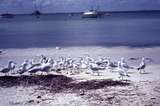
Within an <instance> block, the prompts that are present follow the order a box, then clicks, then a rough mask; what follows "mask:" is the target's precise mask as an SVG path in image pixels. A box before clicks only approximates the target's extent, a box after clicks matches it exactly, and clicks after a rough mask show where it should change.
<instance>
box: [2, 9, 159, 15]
mask: <svg viewBox="0 0 160 106" xmlns="http://www.w3.org/2000/svg"><path fill="white" fill-rule="evenodd" d="M99 12H100V13H102V14H105V13H144V12H146V13H149V12H158V13H159V12H160V10H135V11H101V10H100V11H99ZM4 13H5V12H3V13H0V15H1V14H4ZM9 13H11V14H14V15H33V14H32V13H25V14H15V13H12V12H9ZM81 13H83V12H54V13H43V11H42V15H54V14H81Z"/></svg>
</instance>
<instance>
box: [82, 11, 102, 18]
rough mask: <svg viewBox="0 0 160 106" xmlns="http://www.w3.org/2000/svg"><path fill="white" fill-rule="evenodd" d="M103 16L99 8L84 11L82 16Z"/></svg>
mask: <svg viewBox="0 0 160 106" xmlns="http://www.w3.org/2000/svg"><path fill="white" fill-rule="evenodd" d="M100 16H101V13H100V12H98V11H97V10H90V11H87V12H83V14H82V18H98V17H100Z"/></svg>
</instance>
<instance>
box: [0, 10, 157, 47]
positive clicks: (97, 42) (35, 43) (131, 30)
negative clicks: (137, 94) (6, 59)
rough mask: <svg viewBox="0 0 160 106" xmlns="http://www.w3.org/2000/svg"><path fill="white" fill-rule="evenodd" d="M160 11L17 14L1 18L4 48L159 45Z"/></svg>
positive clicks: (1, 34)
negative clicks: (83, 15)
mask: <svg viewBox="0 0 160 106" xmlns="http://www.w3.org/2000/svg"><path fill="white" fill-rule="evenodd" d="M159 45H160V12H134V13H129V12H128V13H111V15H110V16H107V15H103V16H101V17H99V18H93V19H91V18H81V14H50V15H41V16H40V17H39V18H37V17H36V16H33V15H17V16H14V18H0V49H6V48H33V47H37V48H41V47H42V48H44V47H56V46H61V47H68V46H105V47H107V46H131V47H144V46H159Z"/></svg>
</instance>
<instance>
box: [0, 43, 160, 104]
mask: <svg viewBox="0 0 160 106" xmlns="http://www.w3.org/2000/svg"><path fill="white" fill-rule="evenodd" d="M159 53H160V47H151V48H130V47H94V46H93V47H68V48H67V47H66V48H61V49H60V50H59V49H56V48H28V49H3V50H2V53H1V55H0V67H1V68H2V67H4V66H6V65H7V63H8V61H9V60H13V61H15V62H16V63H17V65H20V64H21V63H22V62H23V61H24V59H35V60H36V59H37V60H38V59H39V56H40V55H42V54H43V55H45V56H47V57H52V58H53V59H58V58H59V57H61V56H63V57H72V58H78V57H84V56H86V55H90V56H91V57H93V58H98V57H99V56H102V57H103V56H105V57H110V58H111V59H112V60H114V61H118V60H120V58H121V57H124V58H125V59H126V60H127V62H128V64H129V65H132V66H138V65H139V63H140V60H136V61H135V60H128V59H130V58H137V57H146V58H151V59H152V61H151V62H147V67H146V73H145V74H139V72H138V71H137V70H136V69H131V70H129V72H128V73H129V75H130V77H127V81H119V79H118V74H117V73H111V72H108V71H106V70H105V71H101V72H100V76H97V75H91V74H84V73H80V74H76V75H67V74H57V73H50V75H47V76H35V77H36V78H34V76H12V77H10V79H8V76H3V75H2V74H1V75H0V98H1V99H0V106H159V105H160V96H159V95H160V58H159V57H160V54H159ZM18 77H20V78H19V79H18ZM27 79H29V80H27ZM30 80H32V81H31V82H30ZM19 81H20V82H19ZM28 81H29V82H28ZM62 82H63V83H62ZM7 84H9V85H7Z"/></svg>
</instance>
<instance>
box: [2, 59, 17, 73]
mask: <svg viewBox="0 0 160 106" xmlns="http://www.w3.org/2000/svg"><path fill="white" fill-rule="evenodd" d="M15 64H16V63H15V62H13V61H9V62H8V67H6V68H3V69H2V70H1V71H0V72H1V73H5V75H6V74H7V73H9V71H12V70H14V69H15Z"/></svg>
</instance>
